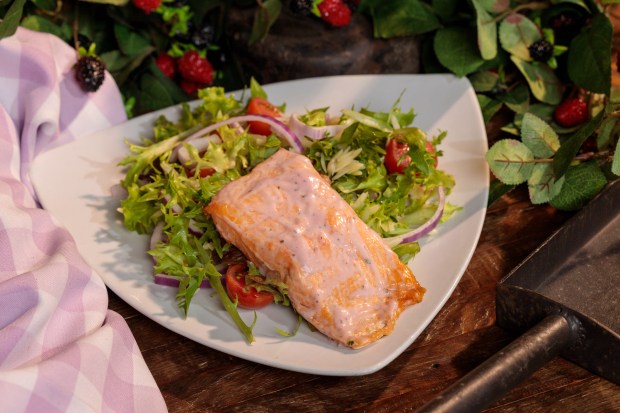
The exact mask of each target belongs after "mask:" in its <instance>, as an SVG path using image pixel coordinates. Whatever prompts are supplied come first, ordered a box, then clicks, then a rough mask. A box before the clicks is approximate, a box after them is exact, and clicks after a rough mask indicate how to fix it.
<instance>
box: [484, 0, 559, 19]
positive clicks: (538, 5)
mask: <svg viewBox="0 0 620 413" xmlns="http://www.w3.org/2000/svg"><path fill="white" fill-rule="evenodd" d="M550 5H551V4H550V2H548V1H534V2H531V3H525V4H520V5H518V6H517V7H515V8H514V9H509V10H506V11H505V12H503V13H501V14H499V15H497V16H496V17H494V18H493V20H490V21H489V22H488V23H497V22H499V21H501V20H503V19H504V18H506V17H508V16H510V15H511V14H515V13H518V12H520V11H521V10H542V9H546V8H547V7H549V6H550Z"/></svg>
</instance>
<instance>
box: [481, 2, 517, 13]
mask: <svg viewBox="0 0 620 413" xmlns="http://www.w3.org/2000/svg"><path fill="white" fill-rule="evenodd" d="M477 3H478V4H479V5H480V6H481V7H482V8H484V10H486V11H488V12H489V13H494V14H498V13H501V12H503V11H505V10H506V9H508V7H510V0H477Z"/></svg>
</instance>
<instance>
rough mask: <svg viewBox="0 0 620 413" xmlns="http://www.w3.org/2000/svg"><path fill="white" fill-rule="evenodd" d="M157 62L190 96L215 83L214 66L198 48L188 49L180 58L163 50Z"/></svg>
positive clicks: (165, 73)
mask: <svg viewBox="0 0 620 413" xmlns="http://www.w3.org/2000/svg"><path fill="white" fill-rule="evenodd" d="M155 63H156V64H157V66H158V67H159V69H160V70H161V71H162V72H163V74H164V75H166V76H167V77H169V78H170V79H172V80H175V81H178V82H179V86H180V87H181V89H183V90H184V91H185V93H187V94H188V95H190V96H192V95H194V94H195V93H196V91H197V90H198V89H202V88H204V87H206V86H209V85H211V84H212V83H213V66H212V65H211V63H209V61H208V60H207V59H206V58H205V57H203V56H201V54H200V53H199V52H198V51H196V50H188V51H187V52H185V53H184V54H183V55H182V56H181V57H178V58H174V57H172V56H170V55H169V54H168V53H166V52H161V53H160V54H159V55H158V56H157V58H156V59H155Z"/></svg>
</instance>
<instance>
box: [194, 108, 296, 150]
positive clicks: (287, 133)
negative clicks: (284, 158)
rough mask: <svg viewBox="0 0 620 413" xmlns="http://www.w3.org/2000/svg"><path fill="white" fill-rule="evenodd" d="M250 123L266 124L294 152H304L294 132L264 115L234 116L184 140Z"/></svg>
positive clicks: (276, 120)
mask: <svg viewBox="0 0 620 413" xmlns="http://www.w3.org/2000/svg"><path fill="white" fill-rule="evenodd" d="M251 121H257V122H264V123H267V124H268V125H269V126H270V127H271V131H272V132H273V133H274V134H276V135H277V136H278V137H280V138H282V139H284V140H285V141H286V142H287V143H288V144H289V145H290V146H291V148H293V150H294V151H295V152H298V153H302V152H303V151H304V147H303V145H302V143H301V141H300V140H299V138H298V137H297V135H295V132H293V131H292V130H291V129H290V128H289V127H288V126H286V125H285V124H284V123H283V122H281V121H279V120H278V119H276V118H273V117H271V116H265V115H241V116H235V117H232V118H229V119H226V120H223V121H220V122H217V123H214V124H213V125H209V126H207V127H206V128H203V129H201V130H199V131H198V132H196V133H194V134H193V135H190V136H189V137H188V138H187V139H186V141H187V140H193V139H196V138H199V137H201V136H204V135H208V134H209V133H211V132H213V131H214V130H217V129H219V128H220V127H222V126H225V125H230V124H235V123H242V122H251Z"/></svg>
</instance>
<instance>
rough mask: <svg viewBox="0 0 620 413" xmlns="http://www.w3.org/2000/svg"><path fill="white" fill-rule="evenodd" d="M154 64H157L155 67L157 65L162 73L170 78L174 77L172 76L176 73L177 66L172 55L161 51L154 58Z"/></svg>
mask: <svg viewBox="0 0 620 413" xmlns="http://www.w3.org/2000/svg"><path fill="white" fill-rule="evenodd" d="M155 64H156V65H157V67H159V70H161V71H162V72H163V74H164V75H166V76H167V77H169V78H170V79H174V76H175V75H176V73H177V66H176V63H175V61H174V58H173V57H172V56H170V55H169V54H168V53H166V52H161V53H160V54H159V55H158V56H157V57H156V58H155Z"/></svg>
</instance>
